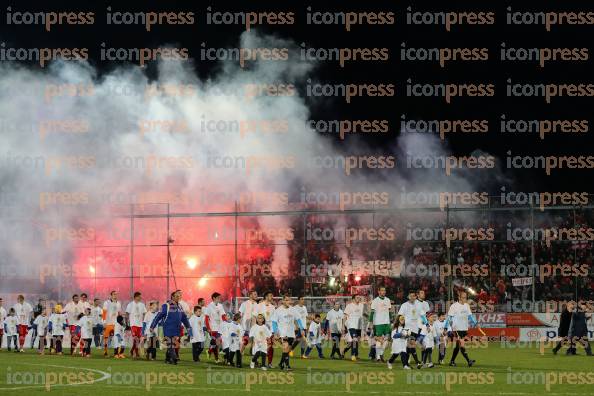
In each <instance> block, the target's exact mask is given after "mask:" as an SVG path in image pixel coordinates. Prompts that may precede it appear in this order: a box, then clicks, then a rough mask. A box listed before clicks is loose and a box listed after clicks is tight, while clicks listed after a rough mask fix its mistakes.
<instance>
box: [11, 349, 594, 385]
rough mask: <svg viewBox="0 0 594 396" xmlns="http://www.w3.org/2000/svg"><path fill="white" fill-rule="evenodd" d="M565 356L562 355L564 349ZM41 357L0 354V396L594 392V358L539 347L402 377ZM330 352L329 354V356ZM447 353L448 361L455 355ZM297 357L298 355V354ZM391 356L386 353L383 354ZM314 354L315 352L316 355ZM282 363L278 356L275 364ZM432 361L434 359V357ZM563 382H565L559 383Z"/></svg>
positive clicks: (296, 362)
mask: <svg viewBox="0 0 594 396" xmlns="http://www.w3.org/2000/svg"><path fill="white" fill-rule="evenodd" d="M562 352H563V351H562ZM66 353H67V355H64V356H55V355H52V356H48V355H45V356H39V355H37V354H36V353H34V352H33V351H30V350H29V351H27V352H26V353H19V354H17V353H14V352H7V351H6V350H2V351H1V352H0V395H34V394H42V393H46V392H48V391H50V392H52V393H54V394H57V395H77V396H78V395H85V396H94V395H108V394H109V395H137V394H140V393H144V392H146V391H147V390H149V391H150V392H154V393H157V394H167V395H188V394H189V393H192V394H196V393H206V394H208V395H227V396H229V395H231V394H235V393H237V392H242V393H248V394H253V395H272V394H286V395H290V394H318V395H338V394H342V393H345V392H349V393H353V394H372V395H378V394H379V395H383V394H386V395H387V394H392V395H394V394H402V395H416V394H418V395H437V394H447V393H452V394H464V395H529V394H547V393H548V394H552V395H591V394H594V358H592V357H587V356H585V354H584V352H583V350H578V354H579V355H578V356H566V355H565V354H564V353H560V354H559V355H558V356H554V355H553V354H552V352H551V350H550V348H548V349H544V351H541V350H540V349H539V348H538V347H536V346H532V347H524V348H519V347H516V348H512V347H510V346H503V345H501V344H499V343H490V344H488V345H478V346H476V347H475V348H472V349H469V353H470V356H471V358H474V359H476V360H477V364H476V365H475V366H473V367H471V368H469V367H467V365H466V362H465V361H464V359H463V357H462V356H461V355H460V356H458V359H457V363H458V366H457V367H449V366H437V365H436V367H434V368H430V369H421V370H417V369H413V370H410V371H408V370H407V371H405V370H403V369H402V366H401V364H400V363H399V360H397V361H396V362H395V364H394V369H393V370H388V369H387V367H386V365H385V364H381V363H372V362H370V361H369V360H368V359H367V358H366V355H367V350H364V351H362V353H361V355H362V356H363V357H364V358H363V360H359V361H358V362H356V363H354V362H351V361H350V360H343V361H338V360H329V359H325V360H319V359H317V358H316V357H313V358H311V359H309V360H303V359H300V358H299V357H294V358H292V359H291V365H292V367H293V371H291V372H288V373H287V372H281V371H280V370H278V369H273V370H268V371H262V370H259V369H254V370H251V369H250V368H249V357H248V356H244V367H246V368H244V369H237V368H232V367H225V366H221V365H216V364H214V363H213V362H211V361H209V360H208V358H207V357H206V354H205V353H203V355H202V359H203V362H200V363H194V362H192V361H191V352H190V350H188V349H185V350H183V352H182V356H181V359H182V360H181V361H180V362H179V364H178V365H177V366H172V365H167V364H165V363H164V362H163V361H162V358H163V357H164V352H163V351H159V352H158V356H157V357H158V361H154V362H149V361H145V360H132V359H130V358H127V359H122V360H120V359H113V358H104V357H103V356H102V355H101V352H100V351H99V350H96V349H94V350H93V353H94V356H93V357H92V358H82V357H71V356H69V355H68V353H69V351H68V350H67V352H66ZM326 353H327V351H326ZM450 353H451V350H448V354H447V356H446V360H448V359H449V357H450ZM298 354H299V352H297V355H298ZM387 354H388V353H387V352H386V355H387ZM313 355H314V353H312V356H313ZM279 358H280V353H279V351H275V358H274V364H275V365H276V364H277V363H278V360H279ZM434 361H436V355H435V353H434ZM560 382H563V384H559V383H560Z"/></svg>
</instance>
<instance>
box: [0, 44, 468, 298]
mask: <svg viewBox="0 0 594 396" xmlns="http://www.w3.org/2000/svg"><path fill="white" fill-rule="evenodd" d="M293 46H294V44H292V43H290V42H287V41H284V40H281V39H278V38H274V37H262V36H258V35H256V34H255V33H253V32H251V33H244V34H243V35H242V36H241V39H240V44H239V47H249V48H251V47H277V48H282V47H289V48H292V47H293ZM312 74H315V65H312V64H307V63H303V62H294V61H276V62H275V61H262V62H256V63H250V64H249V67H248V68H241V67H239V64H238V63H237V62H224V63H222V68H221V69H220V70H219V71H218V72H217V73H216V74H215V75H214V76H212V77H211V78H210V79H208V80H201V79H199V78H198V77H197V76H196V74H195V72H194V71H193V65H190V64H189V63H188V62H186V63H178V62H162V63H161V64H159V66H158V73H157V76H156V78H155V79H153V80H149V78H148V77H147V74H146V73H145V71H144V70H143V69H141V68H138V67H132V66H125V67H120V68H117V69H116V70H113V71H111V72H109V73H108V74H102V75H99V74H98V73H97V71H96V70H95V69H94V68H93V67H92V66H91V65H89V64H86V63H76V64H75V63H64V62H54V63H53V64H51V65H50V66H49V67H48V68H47V69H41V70H40V69H35V70H33V69H30V68H27V67H24V66H17V65H7V64H2V65H0V97H1V100H0V130H1V133H0V147H1V148H2V152H1V153H0V155H1V157H0V187H1V190H0V193H1V195H0V198H1V203H2V208H1V210H2V212H1V213H2V215H1V217H0V230H1V232H2V237H3V238H2V243H1V245H0V256H1V257H2V260H4V263H3V264H4V266H3V268H5V274H4V275H7V276H2V277H1V278H2V281H0V287H4V286H6V285H8V284H14V280H15V279H21V276H26V275H27V274H39V272H40V271H39V269H38V268H39V267H40V266H42V265H44V264H45V265H47V264H48V263H56V262H64V261H68V260H69V259H71V258H72V257H71V252H69V248H70V246H71V245H72V244H74V243H78V242H80V238H78V237H79V236H78V235H74V236H72V235H70V234H69V232H71V231H72V230H75V231H76V230H80V229H81V227H82V228H83V229H84V227H83V226H84V225H85V224H88V223H86V221H87V219H90V218H94V221H95V222H96V221H98V220H97V219H100V218H102V217H103V216H104V217H106V218H108V216H109V215H110V214H113V211H114V205H113V204H119V203H146V202H167V201H168V202H172V203H173V205H172V210H173V211H213V210H214V211H232V210H234V203H233V201H234V199H235V198H240V197H243V198H245V197H246V195H245V193H246V192H253V193H260V192H275V191H276V192H279V193H282V192H287V191H295V190H296V191H299V190H300V189H304V190H321V191H324V190H325V191H328V192H338V191H380V192H387V193H389V194H390V202H389V204H388V206H394V205H398V202H396V201H397V196H398V195H399V194H401V193H402V192H403V189H406V190H414V189H415V188H417V189H421V190H424V191H456V190H460V191H472V190H473V189H472V184H473V183H472V180H470V179H469V178H468V177H460V176H447V177H446V176H445V175H444V174H443V171H442V170H436V171H435V172H433V173H431V172H429V173H427V175H429V176H424V177H422V178H418V179H416V178H415V177H414V173H407V174H404V173H402V172H400V171H399V170H398V169H402V168H405V167H406V163H405V159H404V157H405V155H406V153H413V152H414V153H417V154H422V153H431V155H445V154H446V149H445V148H444V144H443V143H442V142H440V141H439V139H437V138H434V137H432V136H421V135H417V134H412V133H408V134H404V135H403V137H402V138H401V139H400V140H399V144H398V146H397V147H394V148H388V149H383V150H382V151H383V153H382V154H384V155H385V154H390V152H392V153H393V155H395V156H396V167H395V168H394V169H390V170H388V171H384V172H381V174H373V171H371V172H364V171H358V172H354V174H352V175H349V176H346V175H345V174H344V172H343V171H341V170H340V169H338V170H336V169H329V170H328V169H315V168H309V167H308V165H306V164H308V163H309V160H308V159H310V158H312V157H313V156H316V155H320V156H331V157H336V156H338V155H339V151H347V152H348V151H349V149H350V147H349V149H346V150H345V148H346V147H340V150H337V149H336V148H334V147H333V146H332V145H331V143H330V141H329V140H328V139H324V138H322V137H320V136H319V135H318V134H316V132H315V131H313V130H311V129H309V128H307V126H306V125H307V120H308V118H309V117H310V111H309V109H308V107H307V106H306V103H305V100H304V98H302V97H300V96H299V95H298V94H297V93H296V94H295V95H289V96H280V97H269V96H266V95H252V94H250V91H249V90H248V91H246V86H248V87H252V88H250V89H253V88H254V87H259V86H261V85H262V84H278V83H279V82H284V83H292V84H299V83H303V81H305V79H307V78H310V77H312V76H311V75H312ZM151 84H153V85H152V87H153V89H149V90H148V91H147V86H151ZM166 85H167V86H173V87H180V86H191V87H193V90H192V92H191V94H187V93H186V94H183V93H177V94H171V92H169V93H163V92H162V90H161V91H158V90H156V89H155V88H154V87H163V86H166ZM73 87H74V88H73ZM90 87H92V88H90ZM73 89H74V91H72V90H73ZM58 92H59V94H58ZM73 92H74V93H73ZM328 100H330V99H328ZM395 110H396V109H395ZM212 120H215V121H217V122H218V123H219V126H221V125H222V128H223V130H218V131H205V130H204V127H205V122H207V121H212ZM234 122H235V123H237V122H239V125H240V128H241V129H242V131H239V132H238V131H237V130H234V128H235V127H234ZM275 123H276V124H275ZM279 123H285V124H286V125H287V126H288V130H285V131H282V129H283V127H282V126H281V127H279ZM271 124H273V125H272V126H271ZM395 127H396V126H395V125H392V128H391V131H390V133H396V128H395ZM254 129H255V130H254ZM279 129H281V131H280V132H279ZM344 142H347V141H346V140H345V141H344ZM344 142H343V143H342V144H351V145H352V148H353V149H356V151H357V152H359V153H361V152H363V153H369V152H370V151H373V150H371V149H366V148H365V146H364V143H363V141H362V140H360V139H356V138H353V139H352V140H351V142H352V143H344ZM222 157H226V158H228V159H230V161H232V163H234V164H236V165H237V167H235V166H232V167H229V168H227V169H222V168H213V167H212V164H213V161H214V159H217V161H219V163H222V162H220V161H222ZM291 157H293V158H294V159H295V166H294V167H291V166H289V169H283V167H284V166H286V165H287V159H288V158H291ZM242 164H245V167H242V166H241V165H242ZM410 174H412V175H413V176H410ZM431 175H434V176H431ZM213 191H217V192H220V193H223V195H222V197H223V198H218V199H217V198H216V197H213V195H212V192H213ZM56 193H57V194H61V193H66V195H65V196H61V195H56ZM71 193H79V196H78V197H77V196H73V195H72V194H71ZM69 194H70V195H69ZM209 194H211V195H209ZM225 194H226V195H225ZM242 194H243V195H242ZM85 197H86V198H85ZM122 197H123V199H122ZM187 197H190V200H189V201H188V200H187V199H185V198H187ZM209 197H210V198H209ZM269 198H270V197H263V196H261V195H260V196H258V195H254V196H253V197H252V199H245V200H244V201H243V202H242V204H243V205H242V209H255V210H257V209H260V210H274V209H283V205H284V203H279V202H274V200H271V199H269ZM284 207H286V205H284ZM117 210H120V211H121V212H124V213H125V212H126V211H127V210H128V209H126V207H125V206H124V207H120V208H119V209H117V205H116V211H117ZM162 210H163V209H162V207H161V208H160V209H159V211H161V212H162ZM147 211H148V209H147ZM106 221H107V220H106ZM288 222H289V219H287V218H282V217H263V218H261V219H260V224H261V226H263V227H268V228H282V227H288V226H289V223H288ZM66 229H67V230H66ZM48 230H49V231H48ZM83 237H84V235H83ZM83 239H84V238H83ZM274 258H275V264H276V266H277V267H278V266H281V265H286V263H287V262H288V259H289V258H288V252H287V249H282V250H281V249H279V250H278V251H277V252H276V253H275V255H274ZM35 276H37V275H34V276H33V278H34V277H35Z"/></svg>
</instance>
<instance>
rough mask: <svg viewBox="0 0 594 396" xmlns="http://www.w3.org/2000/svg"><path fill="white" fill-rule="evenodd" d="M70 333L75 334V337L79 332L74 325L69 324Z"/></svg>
mask: <svg viewBox="0 0 594 396" xmlns="http://www.w3.org/2000/svg"><path fill="white" fill-rule="evenodd" d="M70 335H71V336H75V337H79V336H80V334H79V332H78V329H77V328H76V326H74V325H70Z"/></svg>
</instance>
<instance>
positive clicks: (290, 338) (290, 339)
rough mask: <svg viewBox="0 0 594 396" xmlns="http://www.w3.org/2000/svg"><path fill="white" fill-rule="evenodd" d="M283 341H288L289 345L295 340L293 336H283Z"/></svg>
mask: <svg viewBox="0 0 594 396" xmlns="http://www.w3.org/2000/svg"><path fill="white" fill-rule="evenodd" d="M283 341H287V342H288V343H289V345H293V343H294V342H295V338H294V337H283Z"/></svg>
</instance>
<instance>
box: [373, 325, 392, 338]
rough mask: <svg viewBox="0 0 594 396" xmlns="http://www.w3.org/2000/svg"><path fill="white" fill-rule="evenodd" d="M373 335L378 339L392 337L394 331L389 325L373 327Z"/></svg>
mask: <svg viewBox="0 0 594 396" xmlns="http://www.w3.org/2000/svg"><path fill="white" fill-rule="evenodd" d="M373 333H374V335H375V336H376V337H381V336H390V333H392V329H391V328H390V325H389V324H382V325H375V326H373Z"/></svg>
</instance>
